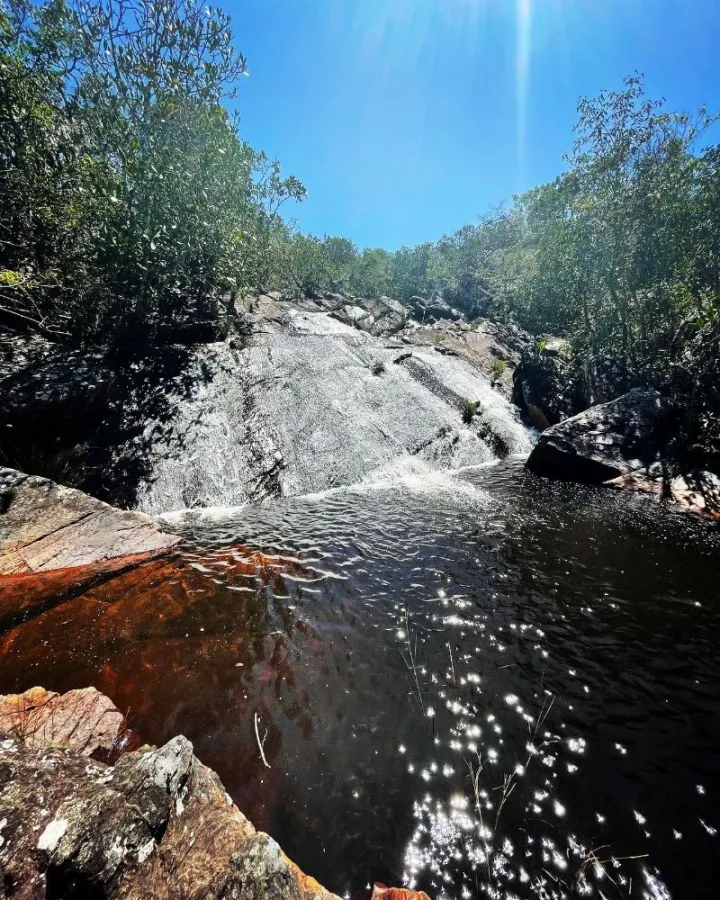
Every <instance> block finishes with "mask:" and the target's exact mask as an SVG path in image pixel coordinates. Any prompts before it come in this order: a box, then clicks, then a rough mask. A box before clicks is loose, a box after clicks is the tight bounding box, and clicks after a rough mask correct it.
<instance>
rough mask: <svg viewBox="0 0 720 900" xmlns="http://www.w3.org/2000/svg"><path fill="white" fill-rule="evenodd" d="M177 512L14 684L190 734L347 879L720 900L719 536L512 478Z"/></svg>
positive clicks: (300, 849) (324, 866)
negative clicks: (162, 536) (162, 551)
mask: <svg viewBox="0 0 720 900" xmlns="http://www.w3.org/2000/svg"><path fill="white" fill-rule="evenodd" d="M174 524H175V525H176V526H177V525H178V524H179V525H180V527H181V528H182V530H183V532H184V534H185V536H186V539H187V540H186V544H185V546H184V550H183V552H182V554H181V559H180V561H179V562H177V561H173V562H168V561H155V562H153V563H151V564H149V565H147V566H145V567H143V568H142V569H139V570H136V571H134V572H130V573H127V574H125V575H122V576H120V577H118V578H116V579H114V580H113V581H110V582H108V583H106V584H104V585H98V586H96V587H93V588H91V589H89V590H87V591H85V592H84V593H82V594H81V595H80V596H77V597H75V598H74V599H71V600H69V601H67V602H64V603H62V604H60V605H58V606H55V607H54V608H50V609H46V608H45V607H37V609H36V610H35V608H34V607H33V609H34V610H35V611H36V612H37V614H33V615H32V617H30V618H28V619H27V621H25V622H24V623H23V624H20V625H14V624H13V623H12V622H11V623H10V624H8V625H6V626H5V627H4V629H3V631H2V633H1V635H0V640H1V643H0V648H1V649H2V656H1V657H0V689H2V690H9V689H12V690H16V689H24V688H27V687H29V686H31V685H33V684H44V685H46V686H47V687H50V688H53V689H56V690H65V689H68V688H70V687H75V686H82V685H86V684H95V685H97V686H98V687H99V688H100V689H102V690H104V691H105V692H107V693H108V694H109V695H110V696H111V697H112V698H113V699H114V700H115V702H116V703H117V704H118V706H119V707H120V708H121V709H122V710H123V711H126V712H128V715H129V719H130V724H131V725H132V726H133V727H135V728H136V729H137V730H138V731H139V732H140V733H141V734H142V735H143V737H145V738H146V739H148V740H151V741H154V742H161V741H164V740H166V739H167V738H169V737H170V736H171V735H174V734H176V733H178V732H182V733H185V734H186V735H188V736H189V737H190V738H191V740H192V741H193V742H194V744H195V747H196V752H197V753H198V755H199V756H200V758H201V759H202V760H203V761H204V762H206V763H207V764H209V765H211V766H212V767H213V768H215V769H216V770H217V771H218V772H219V774H220V775H221V777H222V779H223V781H224V782H225V784H226V786H227V787H228V789H229V790H230V792H231V793H232V794H233V796H234V797H235V799H236V800H238V802H239V804H240V806H241V807H242V808H243V810H244V811H245V812H246V813H247V814H248V815H249V816H250V818H251V819H252V820H253V821H254V823H255V824H256V825H257V826H258V827H260V828H263V829H265V830H268V831H270V832H271V833H272V834H273V835H274V836H275V837H276V838H277V839H278V840H279V841H280V843H281V844H282V845H283V848H284V849H285V850H286V852H288V854H289V855H290V856H291V857H293V858H294V859H296V861H297V862H298V863H299V864H300V865H301V866H302V867H303V868H304V869H306V870H307V871H310V872H311V873H312V874H313V875H315V876H316V877H318V878H320V880H321V881H323V882H324V883H325V884H326V885H327V886H328V887H330V888H332V889H334V890H336V891H338V892H340V893H344V892H348V893H350V892H354V891H356V890H357V889H358V888H361V887H362V886H364V884H365V883H366V882H368V881H371V880H374V879H377V880H381V881H385V882H387V883H399V882H402V883H405V884H407V885H412V886H416V887H418V888H422V889H424V890H427V891H428V893H430V895H431V896H432V897H435V898H438V897H441V896H443V897H454V898H467V897H485V896H487V897H491V898H507V900H511V898H561V897H574V896H591V897H599V898H602V897H606V898H611V897H641V898H643V897H647V898H664V897H669V896H672V897H675V898H683V897H687V898H693V900H695V898H701V897H714V896H716V895H717V891H716V888H715V885H716V883H717V878H718V876H719V875H720V872H719V871H718V863H717V861H716V860H717V857H718V847H719V846H720V845H718V843H717V836H716V828H718V827H720V813H718V812H717V799H718V796H719V791H720V776H719V775H718V773H717V765H716V759H715V753H716V749H717V747H718V746H720V744H719V740H718V739H719V738H720V706H719V705H718V687H717V686H718V674H719V670H720V661H719V660H718V658H717V653H716V648H717V645H718V639H719V638H720V614H719V612H718V609H717V607H716V604H717V573H718V568H717V566H718V557H719V552H718V551H719V547H720V542H719V539H718V531H717V529H716V528H715V527H714V526H713V525H712V523H705V522H700V521H697V520H695V519H693V518H691V517H688V516H686V515H682V514H679V513H673V512H668V511H661V510H659V508H658V507H657V506H655V505H652V504H650V503H648V501H646V500H644V499H643V498H638V497H628V496H622V495H614V494H608V493H603V492H600V491H597V490H592V489H581V488H572V487H569V486H551V485H549V484H547V483H545V482H542V481H540V480H537V479H534V478H532V477H530V476H525V475H524V474H523V473H522V472H521V470H520V469H519V468H518V467H517V466H507V467H504V468H488V469H483V470H476V471H467V472H465V473H464V474H462V475H460V476H459V477H458V478H457V479H456V480H453V479H452V478H450V477H449V476H447V475H445V476H442V477H439V478H438V479H433V478H430V479H422V478H420V477H413V478H402V479H400V480H399V481H396V482H393V481H392V479H389V478H388V479H385V480H383V481H381V482H380V483H377V484H374V485H373V484H371V485H367V486H365V487H363V488H362V489H358V490H357V491H347V490H346V491H335V492H328V493H326V494H324V495H318V496H315V497H308V498H300V499H297V500H288V501H281V502H277V503H273V504H268V505H265V506H261V507H255V508H246V509H242V510H236V511H209V512H206V513H187V514H185V515H184V516H183V517H182V518H181V519H180V520H177V519H176V520H175V521H174ZM43 609H44V610H45V611H43ZM8 622H10V620H8ZM256 713H257V715H258V721H259V725H260V729H261V733H264V731H265V729H267V739H266V742H265V744H264V750H265V755H266V757H267V760H268V763H269V764H270V768H269V769H268V768H266V767H265V766H264V764H263V762H262V759H261V758H260V754H259V752H258V748H257V741H256V737H255V733H254V716H255V714H256Z"/></svg>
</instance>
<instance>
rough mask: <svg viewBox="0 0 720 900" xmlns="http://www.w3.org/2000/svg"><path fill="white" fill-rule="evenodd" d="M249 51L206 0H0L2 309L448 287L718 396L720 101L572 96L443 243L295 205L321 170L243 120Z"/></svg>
mask: <svg viewBox="0 0 720 900" xmlns="http://www.w3.org/2000/svg"><path fill="white" fill-rule="evenodd" d="M244 73H245V60H244V58H243V57H242V56H241V55H240V54H238V53H237V52H236V51H235V49H234V46H233V38H232V34H231V30H230V22H229V19H228V17H227V16H226V15H225V14H224V13H222V12H221V11H219V10H217V9H211V8H208V7H206V6H205V5H204V4H202V3H200V2H198V0H46V2H45V3H43V4H41V5H37V4H35V3H34V2H33V0H0V196H1V197H2V205H1V206H0V324H5V325H8V324H9V325H11V326H13V327H26V328H30V329H35V330H38V331H40V332H42V333H45V334H46V335H49V336H52V337H55V338H56V339H59V340H63V341H66V342H69V343H74V344H115V345H117V344H118V343H120V344H123V343H125V344H127V343H131V344H137V343H138V342H140V343H142V342H147V341H151V342H152V341H156V340H166V339H172V337H173V335H174V334H177V331H178V328H182V327H188V326H190V327H191V328H192V327H194V328H195V329H196V331H195V333H196V334H198V333H200V332H199V331H198V327H199V326H209V332H208V333H210V334H218V333H222V330H223V328H226V327H228V326H229V325H230V324H231V323H232V318H233V309H234V306H233V299H234V297H235V295H236V293H237V292H238V291H243V290H246V289H248V288H255V287H260V286H262V287H265V288H268V289H269V288H280V289H283V290H289V291H298V292H303V293H310V294H312V293H317V292H323V291H346V292H349V293H351V294H355V295H358V296H379V295H382V294H387V295H390V296H393V297H395V298H397V299H399V300H402V301H405V302H407V301H409V300H410V298H411V297H412V296H413V295H418V294H419V295H422V296H424V297H426V298H427V297H430V296H432V295H441V296H442V298H443V299H444V300H445V301H447V302H448V303H450V304H451V305H452V306H455V307H457V308H458V309H460V310H461V311H462V312H464V313H465V315H466V317H467V318H473V317H475V316H478V315H489V316H494V317H496V318H499V319H502V320H505V321H514V322H517V323H519V324H520V325H523V326H525V327H526V328H528V329H530V330H531V331H534V332H536V333H538V332H539V333H542V332H554V333H559V334H562V335H565V336H566V337H568V338H569V341H570V345H571V347H572V348H573V350H574V352H575V354H576V356H577V358H578V359H587V358H592V357H600V356H609V357H612V358H613V360H615V361H616V362H617V363H618V364H619V365H620V366H621V367H622V370H623V371H624V372H625V373H626V375H627V380H628V382H634V383H643V382H644V383H647V382H649V381H651V382H653V383H657V382H658V381H664V382H665V383H668V384H669V383H672V385H674V389H675V390H677V391H679V392H681V393H684V394H685V395H686V396H689V397H690V398H691V404H690V406H691V407H692V409H693V410H694V412H695V413H697V415H698V416H700V417H701V418H702V417H703V416H704V417H705V419H708V418H709V417H710V416H711V412H712V409H713V408H716V407H717V405H718V404H720V397H717V396H715V394H714V391H716V390H717V388H715V387H714V385H716V384H717V383H718V379H719V378H720V371H717V370H718V366H719V365H720V364H719V363H718V334H719V328H720V147H719V146H711V147H706V146H704V140H705V135H706V133H707V130H708V129H709V128H710V127H711V126H712V125H713V123H714V122H715V121H716V120H717V117H716V116H714V115H711V114H709V113H708V112H707V111H706V110H704V109H701V110H699V111H698V112H697V113H695V114H693V115H690V114H686V113H674V112H669V111H667V110H666V109H665V108H664V105H663V104H662V102H655V101H651V100H648V99H647V98H646V96H645V94H644V88H643V82H642V78H641V77H640V76H632V77H630V78H628V79H626V81H625V83H624V85H623V87H622V89H621V90H619V91H615V92H603V93H602V94H600V96H599V97H597V98H595V99H583V100H581V101H580V103H579V106H578V113H579V119H578V123H577V125H576V142H575V145H574V148H573V150H572V153H571V154H570V155H569V156H568V157H567V170H566V171H565V173H564V174H563V175H561V176H560V177H559V178H557V179H556V180H555V181H554V182H553V183H551V184H546V185H542V186H540V187H538V188H535V189H534V190H531V191H528V192H527V193H525V194H522V195H520V196H518V197H516V198H514V200H513V202H512V204H511V205H509V206H508V207H507V208H505V209H502V210H499V211H496V212H495V213H492V214H490V215H487V216H485V217H484V218H483V219H481V220H480V221H479V222H478V223H477V224H474V225H466V226H465V227H463V228H461V229H460V230H459V231H457V232H456V233H455V234H452V235H449V236H446V237H444V238H442V239H440V240H439V241H437V242H435V243H425V244H421V245H419V246H417V247H414V248H407V247H403V248H402V249H401V250H399V251H397V252H395V253H390V252H387V251H385V250H383V249H378V248H372V249H365V250H362V251H359V250H358V249H357V248H356V247H355V246H354V245H353V244H352V242H351V241H349V240H347V239H346V238H343V237H327V236H326V237H324V238H322V239H321V238H317V237H313V236H311V235H304V234H301V233H300V232H298V231H297V230H296V229H294V228H293V227H291V226H290V225H288V224H287V223H286V222H285V221H284V220H283V218H282V217H281V214H280V208H281V206H282V204H283V202H284V201H285V200H287V199H289V198H292V199H301V198H302V197H303V196H304V193H305V191H304V188H303V187H302V185H301V184H300V183H299V182H298V181H297V180H296V179H295V178H292V177H289V178H283V177H281V174H280V170H279V167H278V164H277V163H274V162H271V161H270V160H268V159H267V157H266V156H265V155H264V154H262V153H259V152H257V151H256V150H254V149H253V148H251V147H250V146H248V144H247V143H245V142H244V141H243V140H242V138H241V137H240V131H239V122H238V119H237V118H236V117H235V116H233V115H231V114H230V113H229V112H228V111H227V109H226V106H225V105H224V104H225V103H227V101H228V100H229V99H231V98H232V97H234V96H235V94H236V93H237V89H238V82H239V81H240V80H241V76H242V75H243V74H244ZM206 331H207V329H206ZM701 386H702V390H700V389H699V388H700V387H701ZM713 404H715V407H713Z"/></svg>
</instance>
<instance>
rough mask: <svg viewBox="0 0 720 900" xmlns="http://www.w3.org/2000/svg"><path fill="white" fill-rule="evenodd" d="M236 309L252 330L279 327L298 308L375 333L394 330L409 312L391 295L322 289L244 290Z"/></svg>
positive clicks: (393, 331)
mask: <svg viewBox="0 0 720 900" xmlns="http://www.w3.org/2000/svg"><path fill="white" fill-rule="evenodd" d="M236 311H237V312H238V314H239V315H240V316H241V317H242V318H243V319H244V320H245V321H246V322H247V323H248V325H249V327H250V329H251V330H252V331H259V330H266V329H267V327H268V326H270V330H275V329H278V328H279V329H282V328H283V327H285V326H287V325H288V324H289V323H290V321H291V319H292V316H293V315H294V314H295V313H296V312H298V311H301V312H308V313H316V312H324V313H328V314H329V315H330V316H332V317H333V318H334V319H337V320H338V321H339V322H342V323H343V324H345V325H351V326H352V327H354V328H357V329H359V330H360V331H365V332H367V333H368V334H372V335H374V336H375V337H380V336H381V335H389V334H394V333H395V332H397V331H400V329H401V328H403V327H404V326H405V324H406V323H407V321H408V318H409V316H410V313H409V311H408V309H407V307H405V306H403V305H402V303H399V302H398V301H397V300H393V299H392V298H391V297H353V296H349V295H347V294H339V293H332V292H331V293H325V294H319V295H317V296H313V297H306V296H303V295H299V296H298V295H289V294H282V293H280V292H279V291H271V292H270V293H267V294H262V293H258V294H248V295H246V296H244V297H242V298H241V299H240V300H239V301H238V302H237V303H236Z"/></svg>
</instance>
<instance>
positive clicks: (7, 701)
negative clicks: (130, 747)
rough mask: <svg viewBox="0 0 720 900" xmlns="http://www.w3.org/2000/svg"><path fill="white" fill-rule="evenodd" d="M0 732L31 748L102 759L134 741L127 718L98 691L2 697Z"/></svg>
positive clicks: (41, 691)
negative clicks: (63, 751)
mask: <svg viewBox="0 0 720 900" xmlns="http://www.w3.org/2000/svg"><path fill="white" fill-rule="evenodd" d="M0 731H1V732H4V733H5V734H7V735H9V736H10V737H13V738H15V739H17V740H19V741H21V742H22V743H23V745H24V746H26V747H28V748H33V749H41V748H44V747H64V748H66V749H69V750H73V751H74V752H75V753H78V754H80V756H100V757H102V758H110V757H111V756H112V755H113V753H115V752H116V751H118V750H119V749H121V748H123V747H125V746H127V744H128V743H129V741H130V735H129V732H128V731H127V729H126V727H125V720H124V718H123V716H122V715H121V713H120V712H119V711H118V710H117V709H116V708H115V706H114V705H113V703H112V701H111V700H110V699H109V698H108V697H106V696H105V695H104V694H101V693H100V692H99V691H97V690H95V688H83V689H82V690H75V691H68V692H67V693H66V694H62V695H60V694H57V693H55V692H54V691H46V690H45V688H41V687H34V688H30V690H28V691H25V693H23V694H5V695H3V696H0Z"/></svg>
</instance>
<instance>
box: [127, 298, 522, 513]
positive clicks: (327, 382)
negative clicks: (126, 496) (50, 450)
mask: <svg viewBox="0 0 720 900" xmlns="http://www.w3.org/2000/svg"><path fill="white" fill-rule="evenodd" d="M328 322H330V323H332V324H331V325H329V324H328ZM191 366H192V367H193V373H192V374H194V372H195V370H197V386H196V389H195V390H194V392H193V393H192V395H191V396H190V397H184V398H182V399H181V400H178V402H177V403H176V405H175V408H174V413H173V417H172V423H171V427H170V429H169V430H168V431H167V433H166V434H165V435H164V436H163V437H162V439H160V440H159V441H157V442H156V443H155V449H154V453H153V457H152V459H151V475H150V477H148V478H147V480H146V481H145V482H144V483H143V484H142V485H141V488H140V492H139V505H140V508H141V509H143V510H145V511H147V512H150V513H153V514H158V513H160V512H167V511H170V510H175V509H182V508H193V507H208V506H212V507H217V506H226V507H227V506H239V505H243V504H245V503H249V502H258V501H262V500H264V499H266V498H269V497H279V496H285V497H292V496H300V495H303V494H308V493H313V492H319V491H324V490H328V489H332V488H335V487H340V486H347V485H352V484H359V483H361V482H363V480H367V479H368V477H371V475H372V473H377V472H380V471H385V472H389V471H392V467H393V466H398V465H399V466H400V469H396V471H403V466H404V467H405V469H404V471H406V472H407V471H408V470H407V466H408V465H412V464H413V462H412V461H414V464H416V465H418V466H426V467H427V468H428V470H437V471H445V470H453V469H458V468H461V467H464V466H469V465H477V464H484V463H489V462H492V461H493V460H495V459H498V458H500V457H502V456H507V455H513V454H527V453H529V451H530V449H531V447H532V436H531V434H530V432H529V430H528V429H527V428H526V427H525V426H524V425H523V424H522V422H521V421H520V418H519V415H518V412H517V410H516V409H515V408H514V407H513V406H512V404H511V403H510V402H509V401H508V400H507V399H506V398H505V397H503V396H502V395H501V394H500V393H499V392H498V391H496V390H495V389H494V388H493V387H492V386H491V385H490V382H489V381H488V379H487V378H486V377H485V376H484V375H483V374H482V373H480V372H479V371H478V370H477V369H475V368H473V367H472V366H471V365H470V364H469V363H467V362H465V361H464V360H462V359H459V358H457V357H454V356H449V355H443V354H441V353H438V352H433V350H432V348H413V349H412V351H411V352H410V351H405V350H403V352H401V351H400V350H399V349H398V347H397V346H393V345H392V343H391V342H388V341H384V340H383V339H382V338H377V337H373V336H371V335H369V334H366V333H364V332H360V331H358V330H356V329H354V328H351V327H348V326H342V325H340V324H339V323H337V322H335V321H334V320H330V319H329V317H327V316H326V315H325V314H315V315H308V314H304V315H303V316H302V320H301V321H298V323H297V327H295V328H291V329H289V330H284V331H280V330H279V331H275V332H270V333H264V334H263V333H261V334H256V335H254V336H253V338H252V339H251V340H250V341H249V343H248V345H247V346H246V347H244V348H243V349H240V350H234V349H232V348H231V347H230V346H229V345H227V344H215V345H211V346H210V347H209V348H204V349H203V350H198V351H197V354H196V356H195V358H194V360H193V361H192V363H191ZM468 400H470V401H472V403H473V404H476V405H477V413H476V414H475V415H474V417H473V418H472V421H470V422H466V421H464V420H463V409H464V407H465V405H466V402H467V401H468ZM153 427H155V426H154V423H148V426H147V428H148V429H152V428H153ZM388 467H390V468H388Z"/></svg>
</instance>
